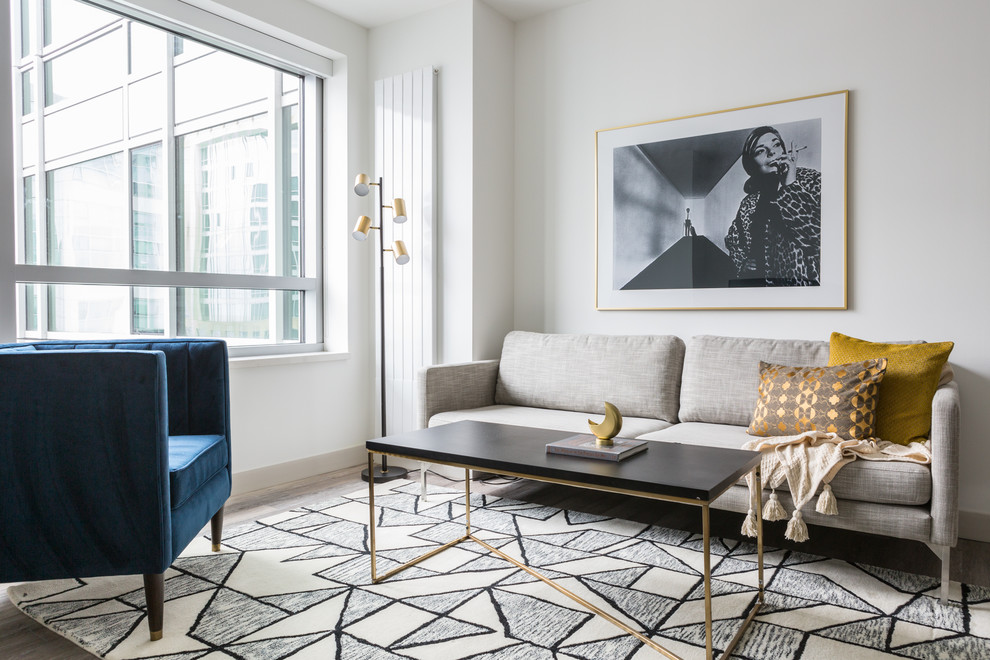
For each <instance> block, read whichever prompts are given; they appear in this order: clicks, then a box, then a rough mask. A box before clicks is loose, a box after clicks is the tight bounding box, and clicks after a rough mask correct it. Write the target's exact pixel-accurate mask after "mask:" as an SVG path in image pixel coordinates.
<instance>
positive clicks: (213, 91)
mask: <svg viewBox="0 0 990 660" xmlns="http://www.w3.org/2000/svg"><path fill="white" fill-rule="evenodd" d="M13 4H14V11H15V16H17V17H18V18H19V20H20V30H19V31H15V36H16V35H17V34H19V37H20V44H19V48H17V47H16V46H17V44H15V53H17V52H19V53H20V54H21V58H20V60H19V61H18V60H17V58H16V57H15V62H14V64H15V67H16V69H17V71H15V76H14V80H15V82H18V83H19V84H17V85H15V86H16V87H18V90H17V91H18V93H19V95H20V96H19V98H18V102H17V107H19V108H20V109H21V115H22V116H21V122H20V128H21V135H20V140H19V147H20V148H19V153H20V158H19V161H20V162H19V163H18V166H19V171H20V174H21V180H22V192H23V204H22V205H21V207H20V209H21V211H22V216H21V217H20V218H19V219H18V228H17V239H18V251H17V258H18V263H20V264H28V265H35V266H39V267H71V269H69V268H66V269H65V273H66V276H65V277H62V276H61V271H54V272H58V274H59V276H58V277H54V276H53V275H52V273H53V271H52V269H51V268H48V269H45V270H44V274H45V276H46V278H47V281H46V280H44V279H39V280H34V281H24V282H21V283H19V284H18V295H19V298H18V303H19V304H18V325H19V335H20V336H21V337H22V338H46V337H68V336H87V337H88V336H104V335H105V336H118V337H119V336H127V335H159V336H204V337H221V338H226V339H228V340H229V341H230V342H231V343H232V344H284V343H300V342H310V343H312V342H314V341H319V338H313V337H305V336H304V330H303V328H304V324H303V315H304V313H306V310H312V308H311V307H306V305H304V297H305V296H307V295H312V294H313V293H314V289H315V287H314V285H313V284H312V281H313V279H314V278H312V277H310V278H307V277H305V272H304V264H303V258H304V255H305V254H306V251H305V249H304V248H303V241H304V240H305V239H306V238H307V237H306V233H305V231H304V229H305V226H304V219H303V217H302V208H303V204H302V203H301V197H300V193H301V185H300V180H301V178H302V176H303V160H302V148H301V144H302V140H301V131H302V130H303V128H304V127H305V126H306V124H305V122H304V121H303V115H304V111H303V108H304V105H303V103H302V98H301V97H302V94H303V89H304V85H303V82H304V77H303V76H300V75H295V74H292V73H287V72H285V71H281V70H278V69H275V68H273V67H271V66H269V65H267V64H263V63H260V62H257V61H253V60H251V59H248V58H246V57H242V56H240V55H236V54H233V53H230V52H226V51H224V50H220V49H218V48H214V47H212V46H208V45H205V44H203V43H200V42H197V41H194V40H192V39H190V38H187V37H182V36H178V35H174V34H170V33H168V32H165V31H163V30H160V29H158V28H156V27H152V26H149V25H145V24H142V23H140V22H138V21H134V20H131V19H128V18H124V17H122V16H119V15H117V14H114V13H111V12H109V11H105V10H103V9H100V8H97V7H94V6H91V5H87V4H84V3H82V2H77V1H76V0H19V5H20V6H19V8H18V7H17V6H16V4H17V3H13ZM89 269H114V270H115V273H114V274H113V275H106V273H107V271H105V270H99V271H96V270H89ZM22 272H23V271H22ZM186 274H200V277H198V279H194V281H191V280H190V279H189V277H188V276H186V277H185V279H183V277H182V276H183V275H186ZM259 276H260V277H267V278H271V281H272V283H273V285H272V286H271V287H270V288H268V285H267V284H266V282H265V280H264V279H259ZM286 278H298V286H295V285H294V284H292V282H293V280H292V279H289V280H287V279H286ZM287 281H288V282H290V284H288V285H287V284H286V282H287ZM190 283H191V285H190Z"/></svg>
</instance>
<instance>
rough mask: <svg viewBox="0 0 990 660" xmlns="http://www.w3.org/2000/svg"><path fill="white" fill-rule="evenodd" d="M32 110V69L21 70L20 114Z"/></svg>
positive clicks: (28, 112)
mask: <svg viewBox="0 0 990 660" xmlns="http://www.w3.org/2000/svg"><path fill="white" fill-rule="evenodd" d="M32 112H34V69H28V70H27V71H22V72H21V115H29V114H31V113H32Z"/></svg>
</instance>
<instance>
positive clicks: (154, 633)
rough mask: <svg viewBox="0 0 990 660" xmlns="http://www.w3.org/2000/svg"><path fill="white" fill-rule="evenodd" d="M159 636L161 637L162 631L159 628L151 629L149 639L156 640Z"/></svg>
mask: <svg viewBox="0 0 990 660" xmlns="http://www.w3.org/2000/svg"><path fill="white" fill-rule="evenodd" d="M161 638H162V631H161V630H152V631H151V641H153V642H157V641H158V640H160V639H161Z"/></svg>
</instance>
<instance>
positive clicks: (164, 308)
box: [131, 286, 169, 335]
mask: <svg viewBox="0 0 990 660" xmlns="http://www.w3.org/2000/svg"><path fill="white" fill-rule="evenodd" d="M168 293H169V290H168V289H167V288H165V287H160V286H159V287H156V286H136V287H134V288H133V289H132V290H131V309H132V310H133V312H132V314H131V322H132V325H131V330H132V332H133V333H134V334H136V335H164V334H165V324H166V314H167V313H168V306H169V301H168Z"/></svg>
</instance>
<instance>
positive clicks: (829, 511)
mask: <svg viewBox="0 0 990 660" xmlns="http://www.w3.org/2000/svg"><path fill="white" fill-rule="evenodd" d="M815 511H817V512H818V513H821V514H824V515H826V516H835V515H838V513H839V505H838V504H837V503H836V501H835V495H834V494H833V493H832V487H831V486H829V485H828V484H825V487H824V488H822V494H821V495H819V496H818V505H817V506H815Z"/></svg>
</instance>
